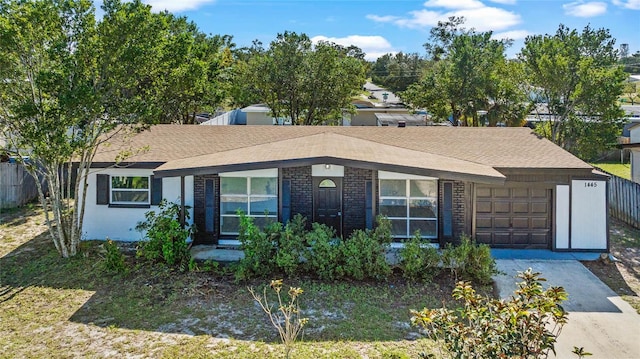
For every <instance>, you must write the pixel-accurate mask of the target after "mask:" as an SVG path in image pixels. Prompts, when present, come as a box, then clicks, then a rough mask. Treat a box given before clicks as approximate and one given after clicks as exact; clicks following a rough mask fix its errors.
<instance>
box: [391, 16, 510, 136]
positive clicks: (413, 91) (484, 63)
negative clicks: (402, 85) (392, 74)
mask: <svg viewBox="0 0 640 359" xmlns="http://www.w3.org/2000/svg"><path fill="white" fill-rule="evenodd" d="M463 22H464V19H462V18H456V17H452V18H450V19H449V21H447V22H440V23H438V26H436V27H434V28H433V29H432V30H431V38H430V42H428V43H426V44H425V48H426V50H427V55H428V60H429V63H428V64H427V66H426V68H425V70H424V71H423V72H424V75H423V77H422V79H421V80H420V81H419V82H417V83H415V84H413V85H411V86H409V87H408V89H407V91H405V92H403V93H401V97H402V99H403V100H405V102H408V103H409V104H411V105H412V106H413V107H420V108H425V109H427V110H428V111H429V112H430V113H431V114H432V115H433V116H434V117H435V118H437V119H441V120H443V119H446V118H448V117H449V116H451V117H452V119H453V122H454V124H462V125H465V126H469V125H471V126H478V125H479V124H480V118H479V115H478V113H479V111H487V112H488V111H491V114H492V118H494V119H500V118H503V117H504V116H506V114H507V113H508V112H509V111H511V110H513V107H512V106H507V104H514V103H516V100H515V96H516V95H518V94H517V93H516V92H517V90H518V88H517V86H511V87H510V88H507V85H509V84H510V83H509V82H508V81H506V80H502V77H503V76H504V75H506V74H507V73H508V71H505V69H506V68H508V67H509V66H515V65H509V64H507V62H506V58H505V54H504V51H505V47H506V46H508V45H509V42H508V41H501V40H495V39H493V38H492V33H491V32H480V33H479V32H476V31H474V30H466V29H464V28H461V25H462V24H463ZM505 96H509V97H505ZM480 113H481V112H480ZM507 122H508V123H514V122H516V121H512V120H509V121H507ZM494 123H495V121H494Z"/></svg>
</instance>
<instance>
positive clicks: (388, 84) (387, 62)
mask: <svg viewBox="0 0 640 359" xmlns="http://www.w3.org/2000/svg"><path fill="white" fill-rule="evenodd" d="M423 67H424V60H423V59H421V58H420V56H419V55H418V54H416V53H413V54H405V53H402V52H398V53H397V54H395V55H392V54H386V55H383V56H381V57H379V58H378V59H377V60H376V62H375V63H374V65H373V66H372V70H371V81H373V82H374V83H375V84H378V85H380V86H383V87H384V88H387V89H389V90H391V91H394V92H399V91H404V90H406V89H407V88H408V87H409V85H411V84H413V83H416V82H418V80H419V79H420V75H421V73H422V68H423Z"/></svg>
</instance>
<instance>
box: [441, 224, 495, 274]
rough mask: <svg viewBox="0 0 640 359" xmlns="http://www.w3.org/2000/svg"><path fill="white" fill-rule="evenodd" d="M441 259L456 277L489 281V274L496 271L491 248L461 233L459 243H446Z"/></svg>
mask: <svg viewBox="0 0 640 359" xmlns="http://www.w3.org/2000/svg"><path fill="white" fill-rule="evenodd" d="M442 261H443V264H444V266H445V267H447V268H449V269H450V270H451V271H452V273H453V274H454V275H455V277H456V280H457V279H458V278H462V279H466V280H472V281H477V282H479V283H483V284H486V283H491V280H492V279H491V276H492V275H493V274H495V273H496V262H495V260H494V259H493V258H492V257H491V249H490V248H489V246H487V245H486V244H477V243H475V241H473V240H472V239H471V238H469V236H467V235H464V234H463V235H462V236H461V237H460V244H459V245H457V246H452V245H451V244H447V246H446V247H445V249H444V250H443V251H442Z"/></svg>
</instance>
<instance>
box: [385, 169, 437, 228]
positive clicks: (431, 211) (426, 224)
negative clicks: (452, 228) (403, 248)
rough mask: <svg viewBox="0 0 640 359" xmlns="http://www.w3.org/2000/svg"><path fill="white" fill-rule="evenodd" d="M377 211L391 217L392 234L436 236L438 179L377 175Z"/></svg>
mask: <svg viewBox="0 0 640 359" xmlns="http://www.w3.org/2000/svg"><path fill="white" fill-rule="evenodd" d="M379 208H380V214H381V215H383V216H386V217H387V218H388V219H389V220H390V221H391V231H392V235H393V237H394V238H397V239H405V238H410V237H412V236H413V235H414V233H415V232H416V231H420V237H422V238H429V239H433V238H437V237H438V181H437V180H435V179H434V180H422V179H380V203H379Z"/></svg>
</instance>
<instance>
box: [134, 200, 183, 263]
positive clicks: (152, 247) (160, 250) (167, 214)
mask: <svg viewBox="0 0 640 359" xmlns="http://www.w3.org/2000/svg"><path fill="white" fill-rule="evenodd" d="M158 210H159V213H157V214H156V212H155V211H149V212H147V213H145V221H144V222H139V223H138V225H137V226H136V230H138V231H146V238H147V239H148V241H145V242H141V243H140V245H139V247H138V252H137V256H138V257H142V258H145V259H147V260H151V261H155V262H161V263H165V264H167V265H169V266H176V267H178V268H179V269H180V270H182V271H184V270H187V269H188V268H189V265H190V264H189V263H190V262H191V254H190V253H189V246H188V244H187V239H189V237H191V235H192V234H193V232H194V229H193V226H190V225H185V226H184V227H183V226H182V225H181V224H180V221H179V215H180V206H178V205H177V204H175V203H171V202H167V201H165V200H162V201H161V202H160V205H159V206H158ZM188 219H189V212H188V211H185V220H188Z"/></svg>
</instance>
